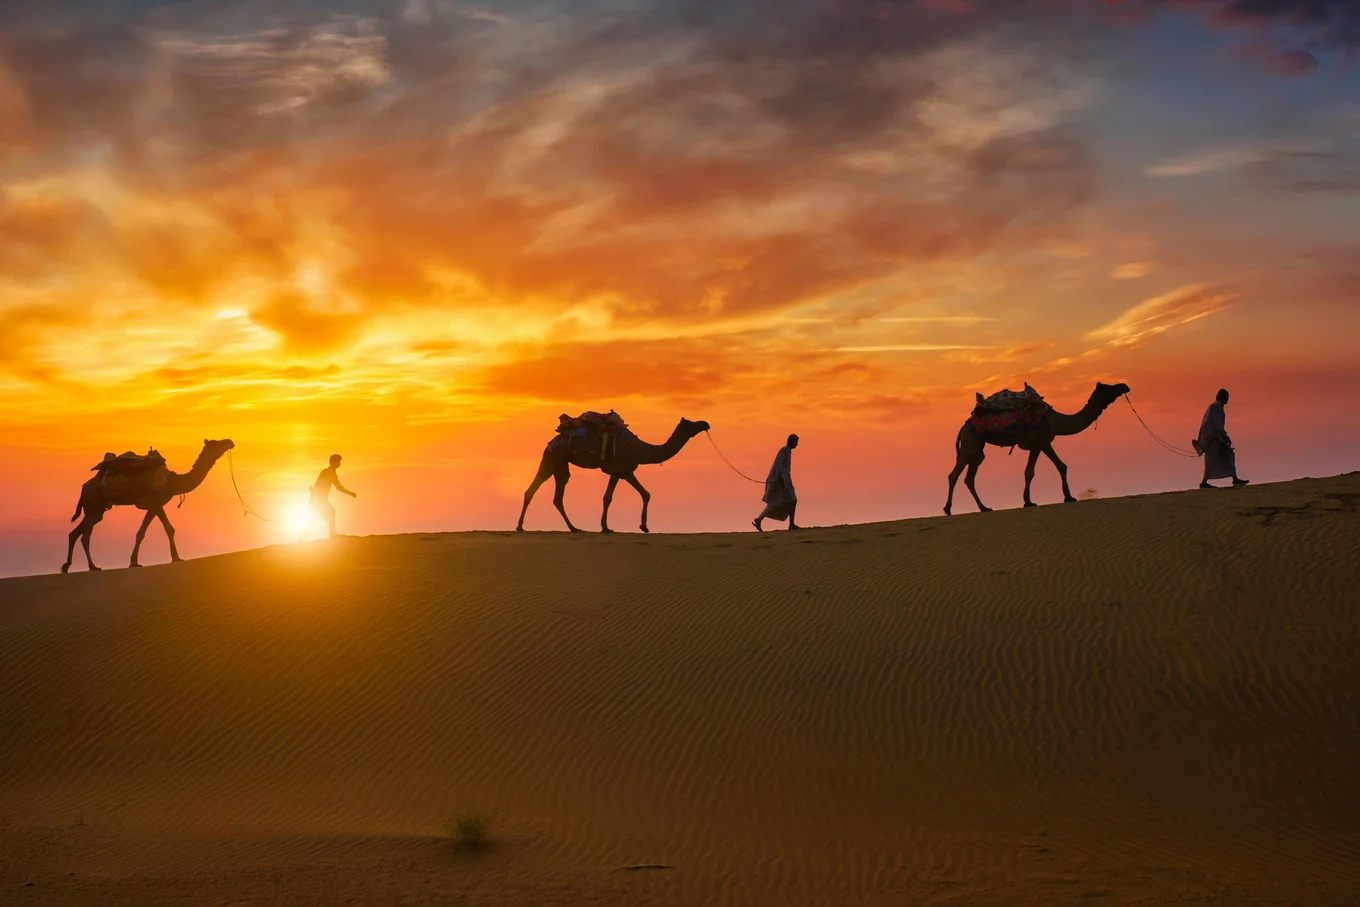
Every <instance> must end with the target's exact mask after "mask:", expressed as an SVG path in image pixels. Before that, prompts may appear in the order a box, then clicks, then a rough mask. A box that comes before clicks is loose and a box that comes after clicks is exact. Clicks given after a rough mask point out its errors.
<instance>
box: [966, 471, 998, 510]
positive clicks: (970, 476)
mask: <svg viewBox="0 0 1360 907" xmlns="http://www.w3.org/2000/svg"><path fill="white" fill-rule="evenodd" d="M981 465H982V461H981V460H978V461H977V462H976V463H969V464H968V472H966V473H964V476H963V484H964V485H966V486H968V491H969V492H970V493H971V494H972V495H973V500H975V501H977V505H978V510H979V511H980V512H982V513H991V512H992V508H990V507H985V506H983V504H982V498H980V497H978V493H977V486H975V485H974V484H973V480H974V479H976V478H977V471H978V467H979V466H981Z"/></svg>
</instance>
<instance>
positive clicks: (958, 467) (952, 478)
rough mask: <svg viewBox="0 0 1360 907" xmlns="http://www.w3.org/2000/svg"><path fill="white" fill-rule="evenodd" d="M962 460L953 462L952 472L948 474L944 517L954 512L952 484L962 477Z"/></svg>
mask: <svg viewBox="0 0 1360 907" xmlns="http://www.w3.org/2000/svg"><path fill="white" fill-rule="evenodd" d="M965 465H966V464H964V462H963V459H962V458H959V459H958V460H955V461H954V471H953V472H951V473H950V474H949V497H947V498H945V499H944V515H945V516H949V515H950V514H951V513H953V512H954V484H955V483H956V482H958V480H959V476H961V475H963V469H964V466H965Z"/></svg>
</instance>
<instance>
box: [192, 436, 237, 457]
mask: <svg viewBox="0 0 1360 907" xmlns="http://www.w3.org/2000/svg"><path fill="white" fill-rule="evenodd" d="M235 446H236V444H235V442H233V441H232V440H231V438H223V439H222V440H221V441H209V440H208V439H207V438H204V439H203V453H202V455H201V456H200V457H199V459H208V460H210V461H212V462H216V461H217V460H220V459H221V458H222V454H224V453H226V452H227V451H229V450H231V449H232V448H233V447H235Z"/></svg>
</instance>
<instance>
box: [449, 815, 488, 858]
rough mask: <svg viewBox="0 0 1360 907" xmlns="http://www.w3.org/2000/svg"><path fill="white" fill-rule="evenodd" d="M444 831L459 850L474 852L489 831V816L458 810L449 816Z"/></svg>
mask: <svg viewBox="0 0 1360 907" xmlns="http://www.w3.org/2000/svg"><path fill="white" fill-rule="evenodd" d="M444 831H445V833H446V834H448V836H449V837H450V838H452V839H453V843H454V846H456V847H457V848H458V849H459V850H476V849H477V848H478V847H481V846H482V842H483V841H485V840H486V836H487V834H489V833H490V831H491V816H489V815H487V814H486V813H484V812H482V811H480V810H476V809H460V810H459V811H458V812H456V813H454V814H453V815H452V816H449V818H448V821H446V822H445V823H444Z"/></svg>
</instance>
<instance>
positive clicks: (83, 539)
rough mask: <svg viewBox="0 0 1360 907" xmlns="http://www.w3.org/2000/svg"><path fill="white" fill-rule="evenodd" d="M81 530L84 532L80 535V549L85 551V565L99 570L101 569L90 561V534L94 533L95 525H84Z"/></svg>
mask: <svg viewBox="0 0 1360 907" xmlns="http://www.w3.org/2000/svg"><path fill="white" fill-rule="evenodd" d="M81 528H82V529H83V530H84V531H83V532H81V533H80V547H82V548H84V549H85V565H86V566H87V567H89V568H90V569H91V570H98V569H100V568H98V567H96V566H95V565H94V561H92V560H90V533H92V532H94V523H82V524H81Z"/></svg>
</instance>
